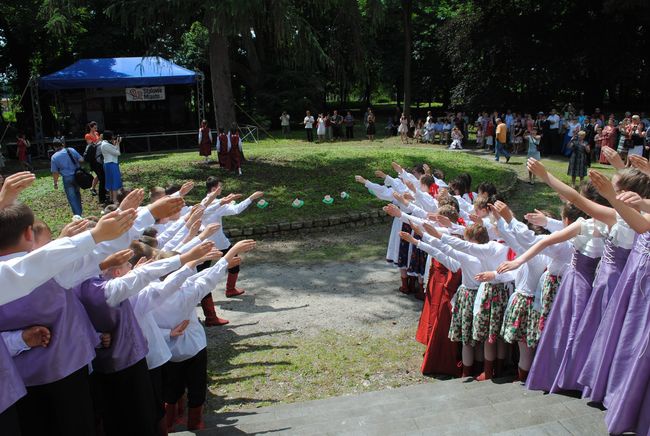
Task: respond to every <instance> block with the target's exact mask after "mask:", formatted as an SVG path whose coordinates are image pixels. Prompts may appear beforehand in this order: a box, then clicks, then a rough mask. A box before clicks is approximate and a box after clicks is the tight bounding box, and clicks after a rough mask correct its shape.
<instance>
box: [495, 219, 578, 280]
mask: <svg viewBox="0 0 650 436" xmlns="http://www.w3.org/2000/svg"><path fill="white" fill-rule="evenodd" d="M581 229H582V221H581V220H580V221H576V222H574V223H573V224H571V225H569V226H568V227H565V228H564V229H563V230H560V231H559V232H555V233H552V234H551V235H549V236H548V237H546V238H544V239H542V240H540V241H539V242H537V243H536V244H535V245H533V246H532V247H530V248H529V249H528V250H526V252H525V253H522V254H521V255H520V256H518V257H517V258H516V259H515V260H511V261H509V262H503V263H502V264H501V265H499V268H497V272H498V273H504V272H508V271H512V270H514V269H517V268H519V267H520V266H521V265H523V264H524V263H526V262H528V261H529V260H530V259H532V258H533V257H535V256H537V255H538V254H539V253H540V252H541V251H542V250H544V249H545V248H547V247H549V246H551V245H553V244H558V243H560V242H564V241H568V240H569V239H571V238H574V237H576V236H578V235H579V234H580V231H581Z"/></svg>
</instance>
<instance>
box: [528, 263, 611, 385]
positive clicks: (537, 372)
mask: <svg viewBox="0 0 650 436" xmlns="http://www.w3.org/2000/svg"><path fill="white" fill-rule="evenodd" d="M598 261H599V259H592V258H591V257H589V256H585V255H584V254H581V253H579V252H577V251H574V252H573V262H572V266H571V267H570V268H569V269H568V270H567V272H566V273H565V274H564V276H563V277H562V283H560V287H559V288H558V290H557V296H556V297H555V302H554V303H553V307H552V308H551V313H550V314H549V317H548V320H547V321H546V325H545V326H544V330H543V331H542V336H541V338H540V340H539V345H538V346H537V353H536V355H535V360H534V361H533V366H532V367H531V368H530V373H529V374H528V381H527V382H526V387H527V388H528V389H532V390H543V391H549V392H555V391H557V390H559V387H558V386H557V375H558V373H559V371H560V365H561V364H562V362H563V361H564V360H565V359H570V356H565V354H566V352H567V350H569V351H570V350H571V349H572V347H573V341H574V339H575V334H576V330H577V328H578V323H579V322H580V318H581V317H582V313H583V312H584V309H585V306H586V305H587V301H588V300H589V295H590V294H591V288H592V283H593V282H594V275H595V273H596V266H597V265H598Z"/></svg>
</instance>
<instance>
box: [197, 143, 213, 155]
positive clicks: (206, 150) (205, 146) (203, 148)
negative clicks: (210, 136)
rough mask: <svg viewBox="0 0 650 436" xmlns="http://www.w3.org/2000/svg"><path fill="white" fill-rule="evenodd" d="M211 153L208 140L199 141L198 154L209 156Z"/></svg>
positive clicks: (210, 145)
mask: <svg viewBox="0 0 650 436" xmlns="http://www.w3.org/2000/svg"><path fill="white" fill-rule="evenodd" d="M211 154H212V144H210V142H209V141H207V142H203V143H201V145H200V146H199V155H200V156H210V155H211Z"/></svg>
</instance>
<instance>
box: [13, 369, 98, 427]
mask: <svg viewBox="0 0 650 436" xmlns="http://www.w3.org/2000/svg"><path fill="white" fill-rule="evenodd" d="M16 409H17V410H18V419H19V422H20V429H21V431H22V435H23V436H31V435H34V436H43V435H48V436H77V435H78V436H89V435H90V436H92V435H94V434H95V425H94V419H93V400H92V397H91V396H90V384H89V382H88V368H87V367H86V366H84V367H82V368H80V369H78V370H77V371H75V372H73V373H72V374H70V375H69V376H67V377H65V378H63V379H61V380H58V381H55V382H53V383H48V384H45V385H39V386H31V387H28V388H27V395H26V396H24V397H23V398H21V399H20V400H18V402H17V403H16Z"/></svg>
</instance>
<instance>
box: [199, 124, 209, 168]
mask: <svg viewBox="0 0 650 436" xmlns="http://www.w3.org/2000/svg"><path fill="white" fill-rule="evenodd" d="M211 154H212V130H211V129H210V126H208V121H207V120H203V121H201V128H200V129H199V155H200V156H203V157H204V158H205V163H208V162H209V160H210V155H211Z"/></svg>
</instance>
